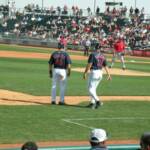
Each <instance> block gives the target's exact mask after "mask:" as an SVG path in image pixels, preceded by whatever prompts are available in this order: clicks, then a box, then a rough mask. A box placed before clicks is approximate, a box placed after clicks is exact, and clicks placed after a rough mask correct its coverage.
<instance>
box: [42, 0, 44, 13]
mask: <svg viewBox="0 0 150 150" xmlns="http://www.w3.org/2000/svg"><path fill="white" fill-rule="evenodd" d="M43 7H44V0H42V11H43Z"/></svg>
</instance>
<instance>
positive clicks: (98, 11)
mask: <svg viewBox="0 0 150 150" xmlns="http://www.w3.org/2000/svg"><path fill="white" fill-rule="evenodd" d="M99 13H100V8H99V7H97V9H96V15H97V16H99Z"/></svg>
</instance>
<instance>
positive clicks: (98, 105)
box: [95, 101, 103, 109]
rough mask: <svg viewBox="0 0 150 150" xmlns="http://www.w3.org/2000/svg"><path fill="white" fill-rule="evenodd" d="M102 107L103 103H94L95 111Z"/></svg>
mask: <svg viewBox="0 0 150 150" xmlns="http://www.w3.org/2000/svg"><path fill="white" fill-rule="evenodd" d="M100 106H103V102H100V101H97V102H96V106H95V109H97V108H98V107H100Z"/></svg>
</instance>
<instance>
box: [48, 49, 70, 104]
mask: <svg viewBox="0 0 150 150" xmlns="http://www.w3.org/2000/svg"><path fill="white" fill-rule="evenodd" d="M69 64H71V59H70V57H69V55H68V54H67V53H66V52H64V51H61V50H59V51H56V52H54V53H53V54H52V55H51V58H50V60H49V66H50V68H52V66H53V68H54V69H53V79H52V90H51V101H52V104H55V103H56V88H57V83H59V86H60V103H61V104H64V97H65V89H66V84H67V70H68V65H69ZM50 70H51V69H50Z"/></svg>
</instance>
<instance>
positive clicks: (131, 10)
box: [129, 6, 133, 16]
mask: <svg viewBox="0 0 150 150" xmlns="http://www.w3.org/2000/svg"><path fill="white" fill-rule="evenodd" d="M129 11H130V16H132V14H133V8H132V6H131V7H130V10H129Z"/></svg>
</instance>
